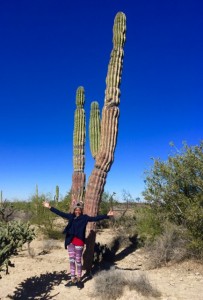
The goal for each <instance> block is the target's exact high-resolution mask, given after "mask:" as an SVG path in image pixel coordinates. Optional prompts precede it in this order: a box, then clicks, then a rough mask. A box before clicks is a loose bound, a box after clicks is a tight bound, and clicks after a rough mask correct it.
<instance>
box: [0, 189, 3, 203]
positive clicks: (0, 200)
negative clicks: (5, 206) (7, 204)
mask: <svg viewBox="0 0 203 300" xmlns="http://www.w3.org/2000/svg"><path fill="white" fill-rule="evenodd" d="M0 197H1V199H0V206H2V203H3V191H2V190H1V196H0Z"/></svg>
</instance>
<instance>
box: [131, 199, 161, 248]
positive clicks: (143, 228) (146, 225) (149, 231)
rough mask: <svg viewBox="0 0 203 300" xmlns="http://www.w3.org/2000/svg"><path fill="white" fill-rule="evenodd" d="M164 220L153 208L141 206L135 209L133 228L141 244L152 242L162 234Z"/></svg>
mask: <svg viewBox="0 0 203 300" xmlns="http://www.w3.org/2000/svg"><path fill="white" fill-rule="evenodd" d="M163 224H164V218H162V216H161V214H159V215H158V214H157V213H156V211H155V210H154V209H153V206H150V205H147V204H145V205H143V206H142V207H138V208H136V209H135V227H136V230H137V233H138V235H139V240H140V241H142V244H145V243H148V242H152V241H154V239H155V238H156V237H157V236H159V235H160V234H161V233H162V232H163Z"/></svg>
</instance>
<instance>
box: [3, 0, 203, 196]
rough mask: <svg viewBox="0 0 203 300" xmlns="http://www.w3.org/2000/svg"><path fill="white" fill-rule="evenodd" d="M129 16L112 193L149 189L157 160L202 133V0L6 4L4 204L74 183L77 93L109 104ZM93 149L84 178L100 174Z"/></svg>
mask: <svg viewBox="0 0 203 300" xmlns="http://www.w3.org/2000/svg"><path fill="white" fill-rule="evenodd" d="M118 11H123V12H124V13H125V14H126V16H127V41H126V45H125V57H124V68H123V77H122V84H121V103H120V119H119V133H118V141H117V147H116V151H115V159H114V163H113V165H112V168H111V170H110V172H109V174H108V177H107V184H106V187H105V190H106V191H108V192H110V193H111V192H116V193H117V197H118V198H119V199H120V200H121V199H122V197H121V195H122V191H123V189H125V190H126V191H128V192H129V193H130V194H131V195H132V196H133V197H134V198H135V197H138V196H140V194H141V192H142V191H143V189H144V171H145V170H147V169H149V168H150V166H151V165H152V160H151V159H150V158H151V157H160V158H161V159H163V160H165V159H167V156H168V155H169V153H170V152H171V148H170V146H169V142H170V141H174V143H175V144H176V146H177V147H181V145H182V141H187V142H188V144H189V145H194V144H198V143H199V142H200V140H201V139H202V133H203V117H202V107H203V104H202V102H203V17H202V16H203V2H202V1H199V0H182V1H180V0H176V1H175V0H171V1H163V0H154V1H151V0H143V1H136V0H129V1H127V0H117V1H110V0H96V1H95V0H94V1H93V0H86V1H83V0H74V1H68V0H30V1H28V0H18V1H16V0H7V1H0V45H1V46H0V70H1V71H0V104H1V117H0V190H3V196H4V198H7V199H15V198H18V199H27V198H29V197H30V196H31V195H32V194H33V193H34V192H35V185H36V184H38V187H39V192H40V193H49V192H50V193H52V194H54V191H55V186H56V185H59V187H60V192H61V194H62V195H65V193H66V192H67V191H69V189H70V187H71V177H72V172H73V166H72V156H73V154H72V136H73V116H74V110H75V91H76V89H77V87H78V86H80V85H83V86H84V88H85V91H86V103H85V109H86V117H87V122H88V118H89V109H90V103H91V101H93V100H97V101H99V103H100V107H102V103H103V100H104V91H105V78H106V72H107V66H108V61H109V56H110V51H111V49H112V26H113V20H114V16H115V14H116V13H117V12H118ZM93 164H94V162H93V159H92V158H91V155H90V150H89V143H88V139H87V145H86V174H87V176H89V174H90V172H91V170H92V168H93Z"/></svg>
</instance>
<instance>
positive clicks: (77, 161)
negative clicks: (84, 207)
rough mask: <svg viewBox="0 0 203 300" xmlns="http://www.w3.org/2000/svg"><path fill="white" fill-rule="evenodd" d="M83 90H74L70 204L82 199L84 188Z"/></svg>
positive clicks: (80, 88) (84, 123)
mask: <svg viewBox="0 0 203 300" xmlns="http://www.w3.org/2000/svg"><path fill="white" fill-rule="evenodd" d="M84 103H85V91H84V88H83V87H82V86H80V87H79V88H78V89H77V91H76V106H77V107H76V110H75V116H74V133H73V167H74V172H73V176H72V189H71V196H72V205H73V204H74V202H75V201H82V200H83V195H84V189H85V173H84V167H85V137H86V129H85V126H86V120H85V110H84V108H83V107H84Z"/></svg>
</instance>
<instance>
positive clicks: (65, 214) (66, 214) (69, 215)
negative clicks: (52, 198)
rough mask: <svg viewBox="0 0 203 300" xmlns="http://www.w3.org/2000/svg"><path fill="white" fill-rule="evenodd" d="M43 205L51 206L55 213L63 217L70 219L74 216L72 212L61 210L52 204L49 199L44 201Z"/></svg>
mask: <svg viewBox="0 0 203 300" xmlns="http://www.w3.org/2000/svg"><path fill="white" fill-rule="evenodd" d="M42 205H43V206H44V207H46V208H49V209H50V211H52V212H53V213H55V214H56V215H58V216H60V217H62V218H65V219H70V217H71V216H72V214H68V213H64V212H63V211H60V210H58V209H57V208H55V207H53V206H51V205H50V204H49V202H48V201H44V202H42Z"/></svg>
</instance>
